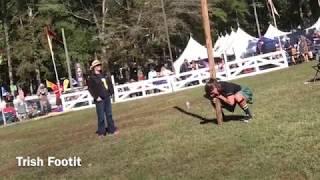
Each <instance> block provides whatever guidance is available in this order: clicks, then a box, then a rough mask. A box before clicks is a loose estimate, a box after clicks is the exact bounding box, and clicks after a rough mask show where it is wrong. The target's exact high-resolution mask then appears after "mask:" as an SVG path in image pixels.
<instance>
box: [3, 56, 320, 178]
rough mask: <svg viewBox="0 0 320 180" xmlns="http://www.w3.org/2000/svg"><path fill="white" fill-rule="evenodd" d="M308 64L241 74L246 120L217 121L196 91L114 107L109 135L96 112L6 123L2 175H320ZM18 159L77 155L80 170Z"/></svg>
mask: <svg viewBox="0 0 320 180" xmlns="http://www.w3.org/2000/svg"><path fill="white" fill-rule="evenodd" d="M312 64H314V62H312V63H308V64H303V65H298V66H295V67H291V68H289V69H286V70H282V71H277V72H272V73H268V74H263V75H259V76H255V77H249V78H244V79H241V80H237V81H235V82H237V83H240V84H245V85H248V86H249V87H251V88H252V89H253V91H254V95H255V97H254V98H255V99H254V100H255V103H254V105H253V106H251V109H252V111H253V113H254V115H255V118H254V120H253V122H251V123H249V124H245V123H242V122H241V121H238V120H236V119H237V117H236V116H234V117H233V118H234V119H235V120H230V121H228V122H225V123H224V124H223V126H217V125H216V124H215V123H214V121H213V118H214V113H213V112H212V108H211V107H210V105H209V102H208V101H207V100H206V99H204V98H203V97H202V95H203V88H196V89H192V90H188V91H184V92H180V93H176V94H171V95H165V96H159V97H154V98H148V99H143V100H138V101H132V102H128V103H121V104H116V105H114V117H115V121H116V123H117V125H118V127H119V128H120V131H121V134H120V135H119V136H115V137H111V136H108V137H106V138H105V139H103V140H99V139H98V138H97V137H96V135H95V130H96V115H95V111H94V109H90V110H85V111H79V112H73V113H69V114H65V115H63V116H59V117H54V118H50V119H45V120H39V121H32V122H28V123H23V124H18V125H15V126H10V127H6V128H1V129H0V139H1V140H0V177H4V178H14V179H43V178H44V177H46V178H49V179H64V178H65V179H78V178H79V177H81V179H137V180H142V179H147V180H149V179H236V180H238V179H245V180H247V179H254V180H258V179H259V180H260V179H320V136H319V130H320V117H319V113H320V108H319V107H320V106H319V104H320V86H318V85H304V83H303V82H304V81H305V80H307V79H310V78H311V77H312V76H313V74H314V72H313V70H312V69H311V65H312ZM187 100H188V101H189V102H190V103H191V109H187V108H186V107H185V102H186V101H187ZM228 115H231V114H228ZM234 115H242V111H241V110H240V109H239V108H238V109H237V112H236V113H235V114H234ZM229 119H230V117H229ZM16 156H31V157H37V156H39V157H41V158H47V157H48V156H56V157H58V158H66V157H69V156H79V157H81V159H82V167H78V168H74V167H69V168H62V167H59V168H58V167H29V168H22V167H17V165H16V164H17V162H16V159H15V157H16Z"/></svg>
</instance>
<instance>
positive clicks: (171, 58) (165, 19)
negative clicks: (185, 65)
mask: <svg viewBox="0 0 320 180" xmlns="http://www.w3.org/2000/svg"><path fill="white" fill-rule="evenodd" d="M161 7H162V14H163V20H164V27H165V29H166V36H167V44H168V49H169V55H170V63H171V66H172V70H173V72H174V71H175V70H174V67H173V56H172V50H171V43H170V36H169V28H168V23H167V15H166V11H165V9H164V2H163V0H161Z"/></svg>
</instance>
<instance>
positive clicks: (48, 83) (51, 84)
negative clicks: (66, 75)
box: [46, 80, 55, 89]
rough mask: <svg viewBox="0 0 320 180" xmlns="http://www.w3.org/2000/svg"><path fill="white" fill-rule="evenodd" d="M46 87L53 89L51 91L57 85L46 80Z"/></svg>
mask: <svg viewBox="0 0 320 180" xmlns="http://www.w3.org/2000/svg"><path fill="white" fill-rule="evenodd" d="M46 85H47V88H51V89H52V87H53V86H55V84H54V83H53V82H50V81H48V80H46Z"/></svg>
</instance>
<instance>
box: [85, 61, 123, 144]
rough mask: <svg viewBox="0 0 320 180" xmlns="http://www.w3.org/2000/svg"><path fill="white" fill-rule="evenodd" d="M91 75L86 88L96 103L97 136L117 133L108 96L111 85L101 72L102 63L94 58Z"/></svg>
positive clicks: (110, 94) (111, 93)
mask: <svg viewBox="0 0 320 180" xmlns="http://www.w3.org/2000/svg"><path fill="white" fill-rule="evenodd" d="M90 70H91V75H90V77H89V80H88V88H89V92H90V94H91V96H92V97H93V98H94V102H95V104H96V111H97V116H98V130H97V134H98V136H99V138H102V137H103V136H105V135H106V134H107V133H108V134H115V135H116V134H118V133H119V131H118V130H117V128H116V126H115V124H114V121H113V119H112V107H111V99H110V97H111V96H112V95H113V93H114V91H113V86H112V83H111V81H110V79H108V78H107V77H106V76H104V75H103V74H102V65H101V62H100V61H99V60H94V61H93V62H92V63H91V66H90ZM106 119H107V129H106V127H105V120H106Z"/></svg>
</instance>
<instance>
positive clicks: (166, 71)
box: [160, 66, 173, 77]
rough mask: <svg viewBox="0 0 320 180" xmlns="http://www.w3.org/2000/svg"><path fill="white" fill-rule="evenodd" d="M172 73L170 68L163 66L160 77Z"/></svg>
mask: <svg viewBox="0 0 320 180" xmlns="http://www.w3.org/2000/svg"><path fill="white" fill-rule="evenodd" d="M172 74H173V72H172V71H170V70H169V69H166V68H165V67H164V66H162V67H161V71H160V77H164V76H170V75H172Z"/></svg>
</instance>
